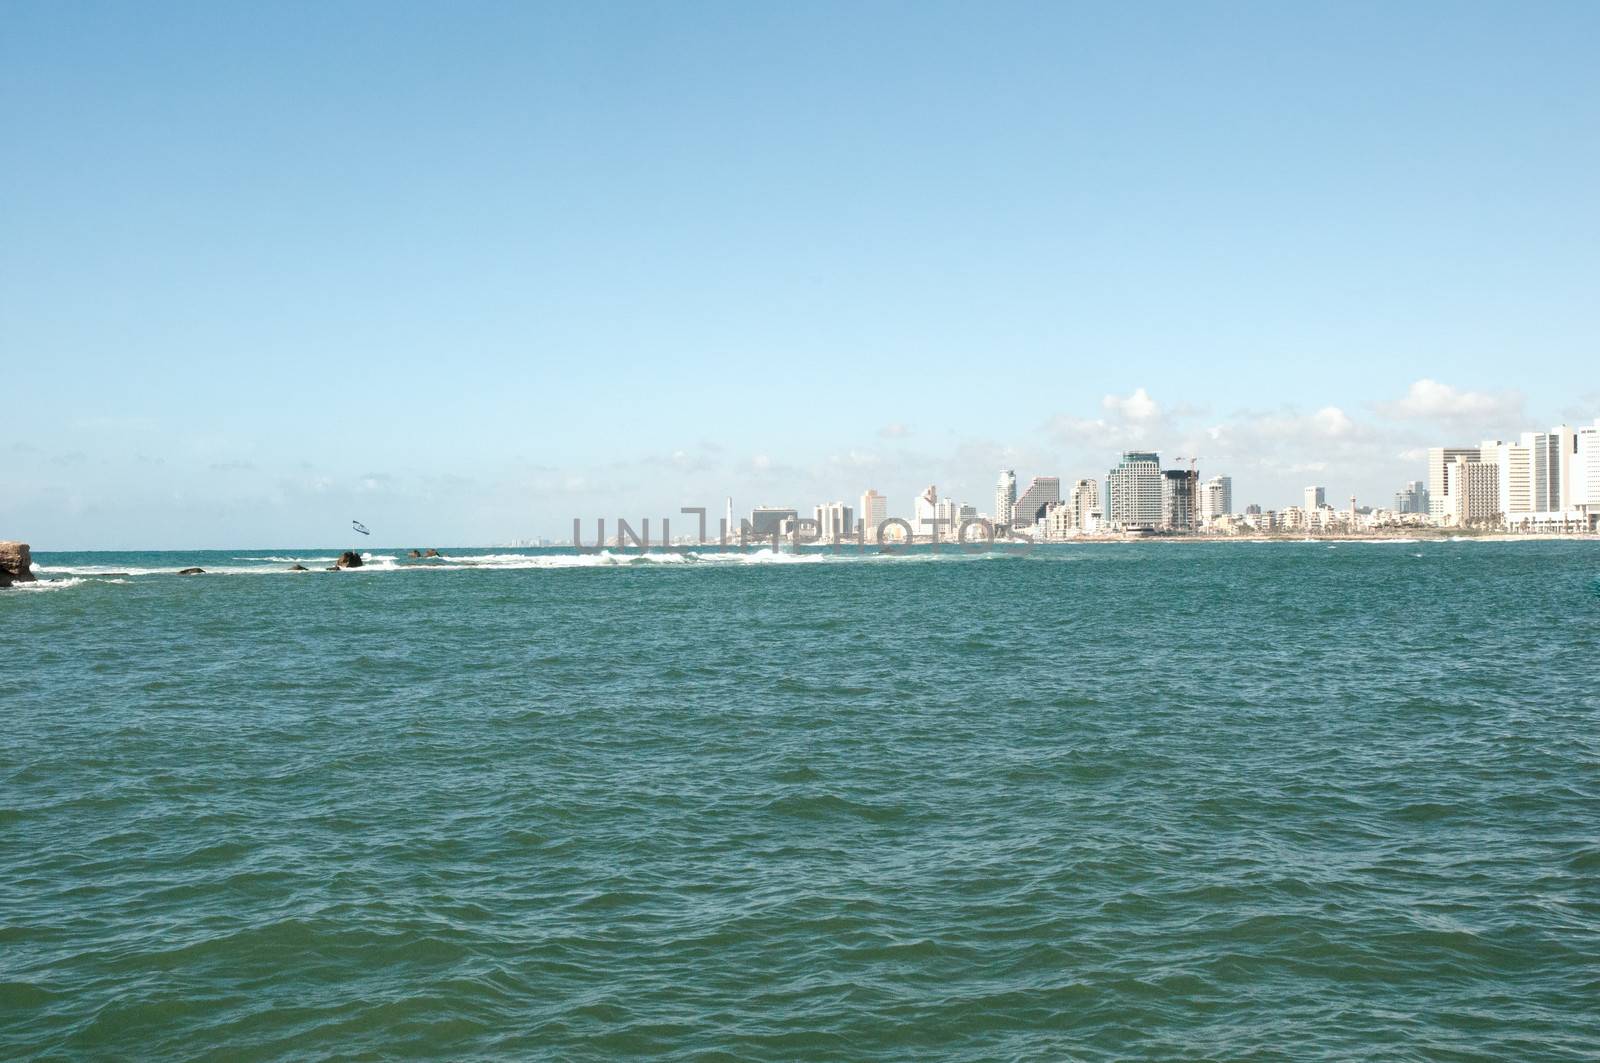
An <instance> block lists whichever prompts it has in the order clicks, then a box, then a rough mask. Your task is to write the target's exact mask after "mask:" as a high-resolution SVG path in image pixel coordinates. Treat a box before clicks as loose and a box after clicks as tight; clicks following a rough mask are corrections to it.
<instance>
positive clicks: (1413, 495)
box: [1394, 480, 1428, 514]
mask: <svg viewBox="0 0 1600 1063" xmlns="http://www.w3.org/2000/svg"><path fill="white" fill-rule="evenodd" d="M1394 511H1395V512H1396V513H1424V514H1425V513H1427V512H1428V488H1427V487H1426V486H1424V484H1423V482H1422V481H1421V480H1410V481H1407V483H1406V485H1405V486H1404V487H1402V488H1401V489H1400V490H1398V491H1396V492H1395V493H1394Z"/></svg>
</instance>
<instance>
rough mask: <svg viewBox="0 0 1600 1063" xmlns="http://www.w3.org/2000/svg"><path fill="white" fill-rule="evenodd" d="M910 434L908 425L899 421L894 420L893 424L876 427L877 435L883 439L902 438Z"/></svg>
mask: <svg viewBox="0 0 1600 1063" xmlns="http://www.w3.org/2000/svg"><path fill="white" fill-rule="evenodd" d="M910 434H911V428H910V426H909V425H904V424H901V423H900V422H899V421H895V422H894V423H893V424H886V425H884V426H883V427H882V428H880V429H878V435H879V436H881V437H882V438H884V439H904V438H905V437H906V436H908V435H910Z"/></svg>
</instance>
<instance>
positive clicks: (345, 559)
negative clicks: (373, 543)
mask: <svg viewBox="0 0 1600 1063" xmlns="http://www.w3.org/2000/svg"><path fill="white" fill-rule="evenodd" d="M363 563H364V562H363V561H362V560H361V555H360V554H358V553H356V552H355V551H354V550H346V551H345V552H344V553H342V554H340V555H339V560H337V561H335V562H334V563H333V567H334V568H360V567H361V566H362V564H363Z"/></svg>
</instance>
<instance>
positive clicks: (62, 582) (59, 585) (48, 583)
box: [11, 576, 84, 591]
mask: <svg viewBox="0 0 1600 1063" xmlns="http://www.w3.org/2000/svg"><path fill="white" fill-rule="evenodd" d="M83 582H84V580H83V579H82V578H81V577H79V576H68V577H67V578H66V579H42V580H39V581H38V582H36V583H13V584H12V585H11V589H12V590H14V591H64V590H66V589H67V588H68V587H76V586H78V585H80V584H82V583H83Z"/></svg>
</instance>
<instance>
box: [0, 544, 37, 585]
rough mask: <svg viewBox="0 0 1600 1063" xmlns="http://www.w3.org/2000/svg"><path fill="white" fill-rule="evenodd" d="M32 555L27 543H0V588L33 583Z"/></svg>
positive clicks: (35, 579) (35, 577) (35, 578)
mask: <svg viewBox="0 0 1600 1063" xmlns="http://www.w3.org/2000/svg"><path fill="white" fill-rule="evenodd" d="M38 578H39V577H38V576H35V575H34V574H33V554H32V553H30V552H29V550H28V544H27V543H13V542H0V587H9V586H11V585H12V584H13V583H33V582H35V581H37V580H38Z"/></svg>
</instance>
